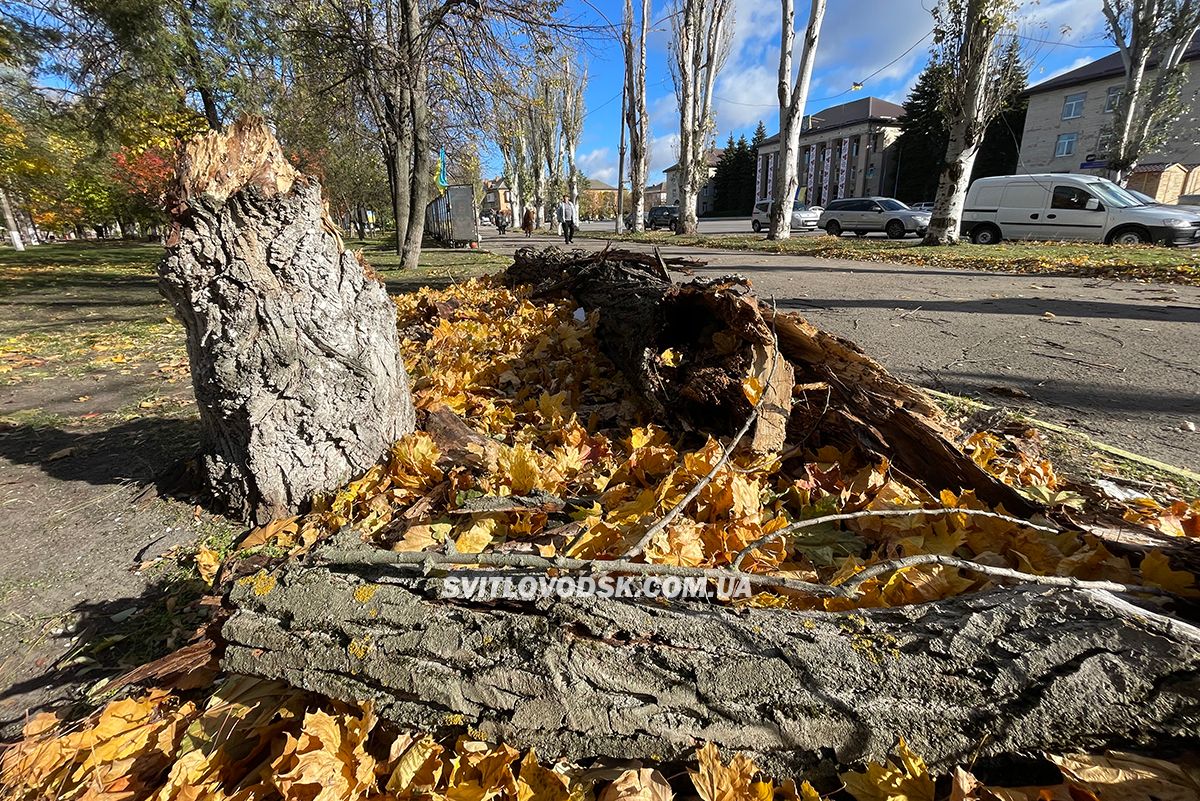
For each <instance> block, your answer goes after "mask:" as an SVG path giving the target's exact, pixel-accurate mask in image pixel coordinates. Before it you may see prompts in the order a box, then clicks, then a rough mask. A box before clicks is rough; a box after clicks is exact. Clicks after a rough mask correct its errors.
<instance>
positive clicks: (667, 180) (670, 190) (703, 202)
mask: <svg viewBox="0 0 1200 801" xmlns="http://www.w3.org/2000/svg"><path fill="white" fill-rule="evenodd" d="M724 152H725V151H724V149H716V150H710V151H708V156H707V159H708V178H707V179H705V181H704V184H703V185H702V186H701V187H700V191H699V192H698V193H697V194H696V216H697V217H704V216H706V215H707V214H708V213H709V212H710V211H712V210H713V206H714V205H715V204H716V201H717V190H716V187H715V186H714V185H713V178H714V177H716V175H717V162H718V161H720V160H721V154H722V153H724ZM662 184H663V188H664V194H665V196H666V201H665V202H664V203H662V204H658V205H664V206H665V205H671V206H677V205H679V201H680V199H681V198H682V197H683V193H682V192H680V191H679V165H678V164H672V165H671V166H670V167H667V168H666V169H665V170H663V182H662Z"/></svg>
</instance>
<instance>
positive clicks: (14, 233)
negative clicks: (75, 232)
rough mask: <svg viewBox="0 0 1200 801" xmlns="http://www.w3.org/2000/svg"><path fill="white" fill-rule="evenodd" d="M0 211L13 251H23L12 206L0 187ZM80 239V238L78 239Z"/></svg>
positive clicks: (19, 231)
mask: <svg viewBox="0 0 1200 801" xmlns="http://www.w3.org/2000/svg"><path fill="white" fill-rule="evenodd" d="M0 210H3V211H4V225H5V227H6V228H8V238H9V239H10V240H11V241H12V246H13V249H14V250H24V249H25V243H24V242H23V241H21V229H20V228H18V227H17V218H16V217H15V216H13V210H12V205H11V204H10V203H9V202H8V193H7V192H5V191H4V188H3V187H0ZM80 238H81V239H82V237H80Z"/></svg>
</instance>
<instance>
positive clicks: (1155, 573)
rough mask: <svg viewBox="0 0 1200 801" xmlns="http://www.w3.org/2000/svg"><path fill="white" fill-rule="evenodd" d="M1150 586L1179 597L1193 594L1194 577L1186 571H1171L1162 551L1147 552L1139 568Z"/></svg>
mask: <svg viewBox="0 0 1200 801" xmlns="http://www.w3.org/2000/svg"><path fill="white" fill-rule="evenodd" d="M1139 569H1140V570H1141V573H1142V578H1144V579H1145V580H1146V581H1147V582H1149V583H1150V584H1153V585H1155V586H1157V587H1162V588H1163V589H1164V590H1170V591H1171V592H1175V593H1179V594H1181V595H1191V594H1195V592H1196V591H1195V589H1194V588H1195V586H1196V577H1195V576H1194V575H1192V574H1191V573H1189V572H1188V571H1186V570H1172V569H1171V563H1170V560H1168V559H1167V557H1166V556H1164V555H1163V553H1162V551H1153V550H1152V551H1149V552H1148V553H1147V554H1146V557H1145V558H1144V559H1142V565H1141V567H1140V568H1139Z"/></svg>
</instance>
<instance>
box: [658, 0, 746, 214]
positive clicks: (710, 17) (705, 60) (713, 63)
mask: <svg viewBox="0 0 1200 801" xmlns="http://www.w3.org/2000/svg"><path fill="white" fill-rule="evenodd" d="M671 29H672V31H673V33H674V38H673V39H672V41H671V60H670V67H671V77H672V79H674V81H675V96H676V98H677V99H678V101H679V171H678V175H679V201H680V202H679V227H678V228H677V229H676V232H677V233H681V234H683V233H687V234H693V233H695V232H696V198H697V196H698V195H699V194H700V188H701V187H702V186H703V185H704V182H705V181H706V180H708V151H709V148H710V147H711V145H710V137H711V136H712V132H713V129H714V123H713V117H712V99H713V85H714V84H715V83H716V79H717V74H718V73H719V72H720V71H721V68H722V67H723V66H725V60H726V59H727V58H728V57H729V46H730V42H731V41H732V38H733V0H674V2H673V3H672V5H671Z"/></svg>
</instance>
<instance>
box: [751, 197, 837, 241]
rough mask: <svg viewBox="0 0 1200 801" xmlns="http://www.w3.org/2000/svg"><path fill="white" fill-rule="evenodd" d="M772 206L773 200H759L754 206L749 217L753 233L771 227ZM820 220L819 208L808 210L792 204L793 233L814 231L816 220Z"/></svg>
mask: <svg viewBox="0 0 1200 801" xmlns="http://www.w3.org/2000/svg"><path fill="white" fill-rule="evenodd" d="M774 204H775V201H773V200H760V201H759V202H757V203H755V204H754V213H753V214H751V215H750V227H751V228H753V229H754V233H756V234H758V233H762V230H763V229H764V228H770V227H771V207H772V206H773V205H774ZM820 218H821V208H820V207H819V206H818V207H813V208H810V207H808V206H806V205H804V204H803V203H801V202H799V201H796V202H795V203H793V204H792V230H793V231H815V230H817V220H819V219H820Z"/></svg>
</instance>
